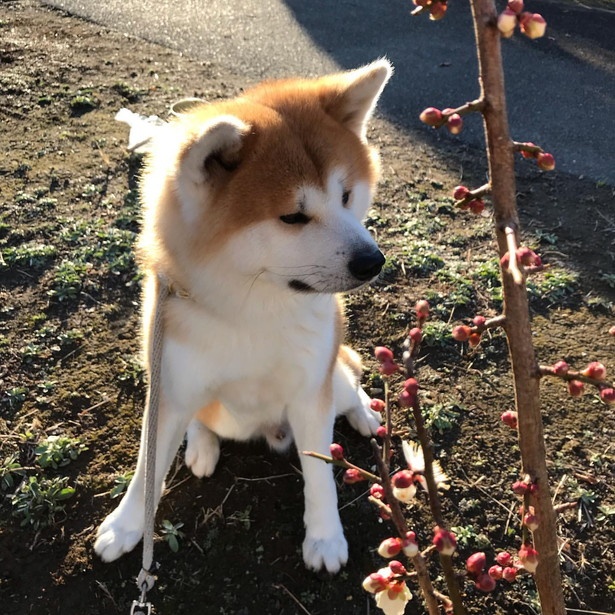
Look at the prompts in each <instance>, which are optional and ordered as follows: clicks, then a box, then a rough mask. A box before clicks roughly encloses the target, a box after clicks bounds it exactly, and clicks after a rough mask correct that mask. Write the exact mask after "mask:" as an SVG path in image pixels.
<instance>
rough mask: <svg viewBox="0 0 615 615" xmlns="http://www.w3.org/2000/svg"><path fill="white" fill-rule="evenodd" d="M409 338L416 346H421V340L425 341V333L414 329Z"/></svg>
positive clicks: (411, 330) (416, 328)
mask: <svg viewBox="0 0 615 615" xmlns="http://www.w3.org/2000/svg"><path fill="white" fill-rule="evenodd" d="M408 337H409V338H410V339H411V340H412V341H413V342H414V343H415V344H420V343H421V340H422V339H423V332H422V331H421V330H420V329H419V328H418V327H414V328H413V329H410V332H409V333H408Z"/></svg>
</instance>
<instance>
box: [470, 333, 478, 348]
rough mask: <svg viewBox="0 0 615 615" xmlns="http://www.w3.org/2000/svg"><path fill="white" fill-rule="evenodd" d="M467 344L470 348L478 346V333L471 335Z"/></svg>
mask: <svg viewBox="0 0 615 615" xmlns="http://www.w3.org/2000/svg"><path fill="white" fill-rule="evenodd" d="M468 344H469V345H470V348H476V346H478V345H479V344H480V333H471V334H470V337H469V338H468Z"/></svg>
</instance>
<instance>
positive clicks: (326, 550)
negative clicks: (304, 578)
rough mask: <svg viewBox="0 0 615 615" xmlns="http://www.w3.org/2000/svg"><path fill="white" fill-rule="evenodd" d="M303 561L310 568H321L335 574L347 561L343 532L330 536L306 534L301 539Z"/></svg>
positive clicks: (346, 544) (346, 548) (346, 545)
mask: <svg viewBox="0 0 615 615" xmlns="http://www.w3.org/2000/svg"><path fill="white" fill-rule="evenodd" d="M303 561H304V562H305V565H306V566H307V567H308V568H311V569H312V570H316V571H318V570H322V569H323V568H325V569H326V570H327V572H330V573H331V574H335V573H336V572H339V569H340V568H341V567H342V566H343V565H344V564H345V563H346V562H347V561H348V543H347V542H346V539H345V538H344V534H342V533H339V534H336V535H335V536H332V537H330V538H314V537H312V536H306V537H305V540H304V541H303Z"/></svg>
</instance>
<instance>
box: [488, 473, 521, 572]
mask: <svg viewBox="0 0 615 615" xmlns="http://www.w3.org/2000/svg"><path fill="white" fill-rule="evenodd" d="M524 484H525V483H524ZM512 559H513V557H512V555H511V554H510V553H509V552H508V551H500V552H499V553H498V554H497V555H496V556H495V561H496V562H497V563H498V564H500V566H504V567H506V566H510V564H511V563H512Z"/></svg>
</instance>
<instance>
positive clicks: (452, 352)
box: [0, 0, 615, 615]
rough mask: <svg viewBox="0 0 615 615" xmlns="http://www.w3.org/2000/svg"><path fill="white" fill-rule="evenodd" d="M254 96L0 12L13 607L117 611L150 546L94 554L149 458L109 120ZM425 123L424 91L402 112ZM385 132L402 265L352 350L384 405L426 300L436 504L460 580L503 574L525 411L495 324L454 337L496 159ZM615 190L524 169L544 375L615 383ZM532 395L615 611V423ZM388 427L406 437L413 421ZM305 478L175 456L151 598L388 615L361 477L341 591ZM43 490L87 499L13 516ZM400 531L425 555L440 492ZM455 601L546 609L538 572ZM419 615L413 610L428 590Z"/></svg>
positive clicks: (554, 387)
mask: <svg viewBox="0 0 615 615" xmlns="http://www.w3.org/2000/svg"><path fill="white" fill-rule="evenodd" d="M242 85H245V84H243V83H240V82H239V81H238V80H237V79H236V78H235V77H233V76H232V75H227V74H220V73H219V72H218V70H217V68H216V66H213V65H210V64H207V63H203V62H197V61H193V60H190V59H188V58H185V57H182V56H181V55H179V54H178V53H176V52H173V51H170V50H168V49H166V48H163V47H159V46H156V45H152V44H148V43H144V42H143V41H139V40H134V39H131V38H129V37H124V36H120V35H117V34H115V33H113V32H110V31H108V30H106V29H104V28H102V27H100V26H98V25H95V24H90V23H86V22H83V21H80V20H78V19H75V18H72V17H69V16H67V15H65V14H63V13H61V12H57V11H52V10H48V9H43V8H41V7H40V6H38V5H37V4H36V3H34V2H30V1H27V0H23V1H12V2H10V1H4V2H2V4H1V5H0V96H1V100H2V102H3V104H2V105H1V107H0V117H1V119H2V130H1V131H0V151H2V152H3V156H2V159H1V161H0V176H1V178H2V181H1V184H0V197H1V198H0V254H2V259H1V260H0V447H1V450H2V452H1V455H0V462H2V461H3V460H5V459H6V458H8V457H9V456H10V455H12V454H14V455H15V456H16V459H17V460H18V464H17V465H18V466H20V467H22V468H25V469H24V470H23V472H22V474H24V473H25V476H23V475H22V476H19V475H15V481H14V484H13V485H12V486H11V485H8V484H2V491H1V492H0V493H1V494H2V498H3V500H2V505H1V506H0V604H1V605H2V607H1V608H0V611H2V613H4V614H7V615H8V614H11V615H18V614H19V615H22V614H26V613H36V614H37V615H47V614H49V615H51V614H67V615H72V614H74V613H78V612H88V613H90V614H91V615H96V614H103V613H105V614H109V613H115V612H118V613H128V611H129V608H130V603H131V601H132V600H133V599H135V598H137V596H138V592H137V588H136V586H135V584H134V577H135V575H136V574H137V572H138V570H139V568H140V564H139V562H140V553H139V548H137V549H135V551H134V552H133V553H131V554H129V555H127V556H125V557H123V558H122V559H121V560H119V561H118V562H114V563H112V564H103V563H102V562H100V561H99V560H98V559H97V557H96V556H95V554H94V553H93V549H92V544H93V538H94V535H95V530H96V527H97V525H98V524H99V523H100V521H101V520H102V519H103V518H104V516H105V515H106V514H107V513H108V512H109V511H110V510H111V509H112V508H113V507H114V506H115V505H116V503H117V500H115V499H112V498H111V495H110V491H111V489H112V488H113V487H114V480H116V479H117V478H118V477H120V476H122V475H124V474H125V473H126V472H129V471H130V470H131V469H132V468H133V464H134V463H135V460H136V454H137V447H138V438H139V432H140V415H141V409H142V405H143V399H144V388H145V387H144V383H143V375H142V371H141V369H140V367H139V363H138V356H139V342H138V305H139V280H138V274H137V271H136V268H135V265H134V260H133V258H132V252H131V246H132V241H133V239H134V236H135V233H136V232H137V231H138V225H139V211H138V204H137V194H136V176H137V174H138V170H139V165H140V161H139V159H138V157H135V156H132V155H130V154H128V153H127V152H126V150H125V144H126V137H127V134H126V133H127V131H126V127H125V126H124V125H122V124H119V123H117V122H115V121H114V119H113V117H114V114H115V112H116V111H117V110H118V109H119V108H120V107H122V106H128V107H130V108H131V109H133V110H135V111H138V112H140V113H143V114H145V115H149V114H157V115H160V116H161V117H166V116H167V109H168V107H169V104H170V103H171V102H173V101H174V100H177V99H179V98H183V97H186V96H199V97H202V98H206V99H213V98H218V97H225V96H228V95H230V94H235V93H237V92H238V91H240V88H241V87H242ZM418 111H419V110H418V109H416V108H414V107H413V106H412V102H411V101H410V100H409V103H408V113H417V112H418ZM370 138H371V140H372V143H375V144H377V145H378V147H379V148H380V151H381V155H382V160H383V180H382V183H381V186H380V190H379V193H378V197H377V199H376V202H375V204H374V208H373V210H372V211H371V212H370V215H369V219H368V224H369V226H371V228H372V229H373V231H374V232H375V233H376V235H377V237H378V240H379V242H380V245H381V247H382V249H383V250H384V251H385V252H386V254H387V257H388V263H387V266H386V268H385V271H384V273H383V275H382V276H381V279H380V280H379V281H378V282H377V283H376V284H375V285H374V286H373V287H372V288H370V289H367V290H364V291H362V292H360V293H358V294H354V295H352V296H350V298H349V301H348V321H349V327H348V338H349V340H350V342H351V343H352V344H353V345H354V346H355V347H356V348H357V350H359V351H360V352H361V353H362V355H363V356H364V357H365V361H366V366H367V373H366V377H365V386H366V388H367V389H368V390H370V392H371V393H372V394H374V395H378V394H379V393H381V389H382V383H381V381H380V380H379V378H378V376H377V375H375V374H376V369H375V365H374V361H373V360H372V358H371V356H372V355H371V352H372V348H373V347H374V345H376V344H383V343H384V344H388V345H390V346H391V347H393V348H394V349H395V350H396V351H397V352H399V351H400V348H401V343H402V341H403V336H404V332H405V330H406V329H407V326H408V325H409V324H411V322H412V315H411V307H412V305H413V304H414V302H415V301H416V300H417V299H419V298H424V297H427V298H428V299H429V300H430V302H431V304H432V308H433V313H434V318H433V320H432V321H431V323H430V325H429V327H428V330H427V332H426V333H427V339H426V343H425V344H424V346H423V349H422V356H421V362H420V364H421V370H420V375H421V380H422V383H423V388H424V390H425V391H427V393H425V398H424V404H425V407H426V408H427V409H430V412H431V417H432V419H433V422H434V439H435V441H436V451H437V455H438V457H439V459H440V460H441V462H442V465H443V466H444V468H445V470H446V472H447V473H448V474H449V476H450V477H451V479H452V480H451V487H450V489H449V490H448V491H447V492H446V494H445V495H444V496H443V502H444V507H445V513H446V516H447V518H448V519H449V521H450V524H451V526H455V527H456V528H458V529H457V533H458V536H459V538H460V546H459V556H460V557H459V559H458V560H457V564H458V569H459V571H460V574H463V568H464V567H463V561H464V558H465V557H467V556H468V555H469V554H470V553H472V552H473V551H475V550H477V549H480V550H484V551H485V552H486V553H487V555H488V557H489V559H490V561H491V560H492V558H493V557H494V554H495V553H497V552H498V551H499V550H501V549H511V550H513V551H514V550H515V549H516V547H517V546H518V544H519V538H518V533H519V532H518V519H517V517H518V515H517V513H516V508H517V506H518V501H517V500H516V499H515V497H514V496H513V494H512V492H511V491H510V484H511V483H512V482H513V481H514V480H516V479H517V477H518V467H519V456H518V447H517V444H516V438H515V434H514V432H513V431H512V430H510V429H508V428H506V427H505V426H503V425H502V424H501V422H500V419H499V416H500V414H501V412H502V411H504V410H508V409H511V407H512V404H513V400H512V386H511V377H510V372H509V365H508V357H507V351H506V345H505V340H504V338H503V336H502V334H500V333H498V332H496V333H494V334H493V335H492V336H491V338H490V339H486V340H484V341H483V342H482V343H481V345H480V346H479V347H478V348H477V349H475V350H468V348H467V347H465V345H462V344H458V343H456V342H454V341H453V340H452V339H451V338H450V334H449V332H450V327H451V326H452V324H453V323H457V322H461V321H463V320H464V319H466V321H467V319H469V318H471V317H472V316H473V315H474V314H476V313H480V314H483V315H485V316H491V315H495V314H497V313H498V310H499V309H500V308H501V305H500V303H499V299H498V297H499V282H498V277H497V261H496V255H495V252H494V245H493V240H492V232H491V220H490V217H489V216H488V215H487V216H485V217H478V218H477V217H474V216H471V215H470V214H468V213H466V212H460V211H456V210H454V208H453V207H452V200H451V198H450V191H451V188H452V187H453V186H455V185H457V184H458V183H460V182H462V181H463V183H466V184H468V185H472V186H478V185H480V184H482V183H483V181H484V176H485V160H484V157H483V155H482V154H481V153H480V152H477V151H474V150H471V149H468V148H467V147H464V146H462V145H460V144H459V143H458V142H457V141H456V140H455V139H454V138H451V137H449V136H448V135H442V136H439V137H437V139H439V140H438V141H437V142H436V140H435V139H434V140H433V146H428V145H424V144H421V145H417V144H416V143H414V142H413V141H412V139H411V138H410V137H409V136H407V135H405V134H403V133H401V132H400V131H399V130H397V129H396V128H395V127H393V126H391V125H389V124H387V123H386V122H384V121H382V120H376V121H375V122H374V125H373V128H372V130H371V135H370ZM555 155H557V152H555ZM613 196H614V195H613V189H612V187H610V186H605V185H596V184H595V183H593V182H591V181H589V180H586V179H582V178H576V177H570V176H567V175H565V174H562V173H559V172H554V173H552V174H543V173H541V172H539V171H537V170H536V169H535V166H534V165H533V164H531V163H530V162H529V161H523V160H520V161H519V205H520V208H521V212H522V218H523V222H524V227H525V238H526V242H527V243H528V244H529V245H530V246H532V247H534V248H536V249H537V250H539V252H540V253H541V254H542V256H543V258H544V259H545V260H546V261H547V262H548V263H549V264H550V265H551V266H552V268H551V269H550V270H549V272H547V273H545V274H540V275H538V276H536V278H532V280H531V282H532V285H533V286H532V300H531V303H532V309H533V313H534V320H533V323H534V327H535V340H536V347H537V352H538V355H539V357H540V360H541V362H543V363H545V364H551V363H553V362H555V361H557V360H560V359H564V360H566V361H568V362H569V363H570V364H571V365H573V366H575V367H577V368H583V367H584V366H585V365H586V364H587V362H589V361H590V360H601V361H602V362H603V363H605V365H606V366H607V369H608V370H609V371H610V372H611V373H615V358H614V357H615V354H614V350H615V338H614V337H611V336H609V335H608V333H607V332H608V330H609V328H610V327H611V326H612V325H614V324H615V316H614V314H613V302H614V300H615V292H614V287H615V263H614V259H615V214H614V210H613V205H612V203H613ZM487 213H488V212H487ZM447 323H448V324H447ZM543 401H544V405H543V407H544V421H545V428H546V438H547V449H548V457H549V467H550V471H551V475H552V484H551V488H552V490H553V493H554V498H555V501H556V503H558V504H561V503H564V502H571V503H572V508H571V509H569V510H568V511H567V512H565V513H563V514H562V515H561V516H560V518H559V523H558V531H559V535H560V536H561V563H562V569H563V571H564V578H565V583H564V592H565V596H566V601H567V605H568V606H569V607H570V608H573V609H581V611H576V612H587V611H601V612H612V611H613V610H614V605H615V576H614V575H615V573H614V570H615V528H614V525H613V520H614V519H615V514H614V512H615V490H614V488H613V475H614V474H613V472H614V470H615V450H614V449H613V442H614V438H615V416H614V413H613V409H612V407H610V408H609V407H607V406H605V405H603V404H601V403H600V401H599V400H598V399H597V396H596V395H595V393H594V392H593V391H588V392H587V394H586V395H585V396H583V397H582V398H580V399H571V398H569V397H568V396H567V395H566V392H565V388H564V386H563V385H562V384H558V383H554V382H546V383H545V385H544V387H543ZM395 424H396V427H397V429H399V430H403V431H405V432H407V433H408V434H409V437H412V433H413V426H412V422H411V419H410V417H408V416H407V415H406V414H405V413H404V412H403V410H401V409H397V408H396V409H395ZM50 435H62V436H71V437H74V438H79V439H80V440H81V441H82V442H83V443H85V445H86V446H87V450H86V451H84V452H82V453H81V454H80V455H79V456H78V457H77V458H76V459H75V460H74V461H72V462H71V463H69V464H68V465H65V466H62V467H59V468H57V469H53V468H45V469H43V468H41V467H40V464H39V463H37V461H36V455H35V453H34V450H35V448H36V446H37V444H40V442H42V441H43V440H44V439H45V438H46V437H47V436H50ZM336 440H337V441H339V442H340V443H341V444H342V445H343V446H344V447H345V449H346V450H347V451H348V452H349V455H350V457H351V459H352V460H353V461H355V462H356V463H359V464H363V465H364V466H366V467H369V466H371V465H372V463H373V462H372V460H371V459H370V449H369V446H368V443H367V442H366V441H365V440H364V439H363V438H361V437H359V436H358V435H357V434H356V433H354V432H353V431H352V429H351V428H350V427H349V426H348V425H347V424H346V423H345V422H343V421H340V423H339V424H338V425H337V428H336ZM297 468H298V459H297V456H296V453H292V454H289V455H288V456H279V455H276V454H274V453H272V452H270V451H268V450H267V448H266V446H265V445H264V444H262V443H259V442H255V443H250V444H235V443H231V442H226V443H224V445H223V448H222V457H221V461H220V463H219V466H218V469H217V470H216V473H215V475H214V477H213V478H211V479H208V480H203V481H201V480H198V479H196V478H194V477H192V476H191V475H190V473H189V472H188V471H187V470H186V468H185V467H184V466H183V465H182V463H181V459H180V458H179V457H178V462H177V464H176V466H175V467H174V469H173V470H172V476H171V477H169V480H168V493H167V494H166V495H165V497H164V499H163V502H162V505H161V508H160V511H159V516H158V520H159V527H160V528H162V525H161V523H162V521H163V520H168V521H170V522H171V523H172V524H179V523H183V524H184V525H183V527H181V528H180V531H181V532H182V535H181V536H180V537H179V550H178V551H177V552H176V553H174V552H173V551H172V550H171V549H170V546H169V543H168V542H167V541H166V540H164V533H163V532H162V531H161V530H160V532H159V534H160V540H159V541H158V542H157V546H156V557H157V559H158V560H159V562H160V565H161V568H160V575H159V581H158V583H157V585H156V588H155V590H154V591H153V592H152V594H151V599H152V600H153V602H154V604H155V605H156V611H157V612H158V613H161V614H170V613H173V614H180V613H195V612H198V613H205V614H210V613H211V614H214V613H215V614H218V613H220V614H222V613H224V614H233V615H244V614H245V615H247V614H255V615H257V614H258V615H260V614H263V613H266V614H295V613H311V614H312V615H325V614H326V615H329V614H346V613H374V612H375V610H376V608H375V606H374V604H373V601H372V598H371V597H370V596H369V595H367V594H366V593H365V592H364V591H363V590H362V589H361V581H362V579H363V578H364V577H365V576H366V575H367V574H369V573H370V572H372V571H374V570H375V569H377V568H379V567H381V566H382V565H383V562H382V560H381V558H380V557H379V556H378V555H377V553H376V552H375V549H376V547H377V545H378V544H379V542H380V540H382V539H383V538H385V537H387V536H389V535H391V533H392V528H391V527H390V526H388V525H387V523H383V522H381V521H380V520H379V519H378V516H377V514H375V511H374V510H373V509H372V506H371V504H370V503H369V502H368V501H367V499H366V497H365V496H364V495H363V494H364V491H365V486H364V485H362V484H360V485H357V486H351V487H350V486H344V485H343V484H342V481H341V475H339V476H338V478H339V484H340V490H339V498H340V507H341V515H342V521H343V524H344V526H345V528H346V533H347V537H348V540H349V544H350V561H349V564H348V566H347V567H346V568H345V569H344V570H343V572H341V573H340V574H339V575H337V576H336V577H334V578H331V577H328V576H326V575H317V574H313V573H311V572H307V571H306V570H305V568H304V566H303V562H302V559H301V552H300V546H301V541H302V535H303V527H302V497H301V492H302V483H301V477H300V475H299V472H298V470H297ZM4 475H6V472H5V473H4ZM28 476H30V477H37V480H42V479H43V478H47V479H49V478H53V477H61V476H65V477H68V483H67V484H68V485H70V486H71V487H74V489H75V493H74V495H73V497H71V498H69V499H67V500H65V501H64V502H63V504H64V506H65V508H64V511H63V512H62V511H60V512H58V513H57V514H56V515H55V518H54V520H53V521H52V522H50V523H47V524H40V525H41V526H40V527H38V528H37V527H35V525H34V524H33V523H31V522H30V521H29V520H28V519H27V518H24V517H20V516H19V515H18V514H16V513H17V507H16V505H15V503H14V500H15V494H17V493H18V489H19V485H20V482H21V481H22V480H25V479H26V477H28ZM0 478H1V476H0ZM407 514H408V518H409V520H410V523H411V525H412V526H413V527H414V528H415V530H416V532H417V534H418V536H419V539H420V542H421V544H422V545H423V546H427V545H428V544H429V540H430V535H431V529H432V522H431V521H430V518H429V514H428V511H427V507H426V504H425V501H424V500H421V501H420V502H419V503H418V504H417V505H415V506H414V507H411V508H408V510H407ZM434 571H437V568H436V567H435V566H434ZM435 576H437V573H436V574H435V575H434V578H435ZM441 582H442V580H441V579H436V584H437V585H440V583H441ZM464 587H465V593H466V595H467V601H468V604H469V609H470V612H471V613H474V614H476V613H493V614H511V613H518V614H520V615H530V614H532V613H536V612H538V606H537V603H536V594H535V590H534V587H533V583H532V580H531V578H529V577H527V576H526V577H523V578H521V580H520V581H518V582H517V583H514V584H507V583H505V582H501V583H500V584H499V585H498V588H497V589H496V591H495V592H494V593H493V594H490V595H488V596H485V595H483V594H481V593H479V592H478V591H477V590H475V589H474V587H473V584H472V583H471V582H470V581H469V580H468V581H467V582H466V583H465V586H464ZM408 612H421V607H420V606H419V599H418V598H415V600H414V601H413V602H412V603H411V605H409V607H408Z"/></svg>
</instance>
